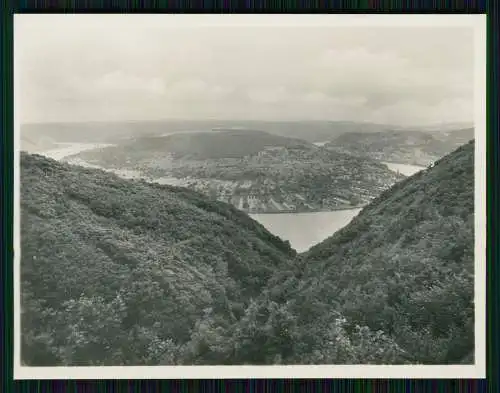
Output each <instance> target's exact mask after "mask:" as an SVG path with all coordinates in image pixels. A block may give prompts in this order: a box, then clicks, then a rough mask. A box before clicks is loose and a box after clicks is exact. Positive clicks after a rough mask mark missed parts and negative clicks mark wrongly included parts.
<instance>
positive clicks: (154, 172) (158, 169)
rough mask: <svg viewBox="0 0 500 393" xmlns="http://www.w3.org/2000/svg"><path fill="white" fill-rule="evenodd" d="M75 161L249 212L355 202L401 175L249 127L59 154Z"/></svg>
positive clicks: (326, 207)
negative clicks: (185, 190)
mask: <svg viewBox="0 0 500 393" xmlns="http://www.w3.org/2000/svg"><path fill="white" fill-rule="evenodd" d="M81 160H83V161H84V162H87V163H88V164H90V165H99V166H101V167H104V168H107V169H112V170H124V169H126V170H129V171H130V170H132V171H135V172H138V173H141V174H142V176H144V177H147V178H150V179H156V181H160V182H166V183H169V184H174V185H179V186H184V187H188V188H192V189H195V190H197V191H200V192H202V193H204V194H205V195H208V196H210V197H212V198H214V199H217V200H220V201H224V202H228V203H232V204H233V205H234V206H236V207H238V208H239V209H240V210H243V211H246V212H251V213H270V212H284V211H286V212H297V211H323V210H335V209H340V208H350V207H353V206H354V207H356V206H359V205H363V204H366V203H368V202H369V201H370V200H371V199H372V198H374V197H375V196H377V195H378V194H379V193H380V192H382V191H383V190H385V189H387V188H388V187H390V186H391V185H392V184H394V183H395V182H396V181H398V180H400V179H402V178H403V176H401V175H398V174H396V173H394V172H392V171H390V170H389V169H388V168H387V167H386V166H385V165H382V164H380V163H379V162H376V161H374V160H371V159H367V158H366V157H363V158H357V157H354V156H352V155H350V154H345V153H339V152H334V151H330V150H328V149H323V148H320V147H317V146H315V145H313V144H312V143H309V142H306V141H303V140H300V139H296V138H288V137H283V136H278V135H272V134H270V133H267V132H263V131H255V130H254V131H248V130H220V131H212V132H206V133H180V134H174V135H166V136H162V137H160V136H156V137H145V138H136V139H134V140H130V141H126V142H124V143H120V144H117V145H116V146H112V147H108V148H105V149H100V150H99V149H97V150H92V151H86V152H82V153H79V154H77V155H75V156H73V157H68V158H67V161H68V162H74V163H77V162H80V163H81Z"/></svg>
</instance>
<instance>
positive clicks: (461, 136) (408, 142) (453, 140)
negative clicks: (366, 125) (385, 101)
mask: <svg viewBox="0 0 500 393" xmlns="http://www.w3.org/2000/svg"><path fill="white" fill-rule="evenodd" d="M473 138H474V128H464V129H457V130H446V131H439V130H435V131H432V132H428V131H427V132H426V131H415V130H404V131H399V130H384V131H378V132H371V133H367V132H350V133H345V134H342V135H340V136H338V137H336V138H335V139H333V140H332V141H331V142H330V143H328V144H326V145H325V148H327V149H331V150H334V151H338V152H344V153H350V154H354V155H357V156H365V157H370V158H373V159H376V160H381V161H390V162H397V163H402V164H413V165H422V166H427V165H429V164H430V163H431V162H433V161H436V160H438V159H439V158H441V157H443V156H444V155H446V154H449V153H450V152H452V151H453V150H455V149H456V148H457V147H459V146H461V145H463V144H464V143H467V142H468V141H469V140H471V139H473Z"/></svg>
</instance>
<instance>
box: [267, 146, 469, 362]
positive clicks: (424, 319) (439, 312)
mask: <svg viewBox="0 0 500 393" xmlns="http://www.w3.org/2000/svg"><path fill="white" fill-rule="evenodd" d="M287 299H288V300H287ZM289 300H291V301H289ZM269 301H275V302H278V303H279V302H283V303H281V304H285V303H286V304H287V306H286V307H285V306H283V307H285V309H286V311H285V310H284V311H283V313H284V314H286V315H293V317H289V318H290V319H292V320H293V321H294V323H295V325H294V326H295V327H294V329H295V330H294V334H295V336H294V337H296V341H295V347H294V348H295V350H294V351H291V352H287V354H288V356H289V360H288V362H304V363H308V362H317V363H325V362H326V363H329V362H333V363H337V362H350V361H355V359H356V356H358V359H359V358H361V359H364V360H365V361H368V360H369V359H372V361H373V362H386V363H391V362H392V363H404V362H411V363H421V364H458V363H464V362H469V363H473V359H474V143H473V142H470V143H468V144H466V145H464V146H462V147H460V148H459V149H457V150H456V151H454V152H453V153H451V154H450V155H447V156H446V157H444V158H442V159H440V160H438V161H437V162H436V165H435V166H434V167H433V168H431V169H427V170H425V171H422V172H419V173H417V174H415V175H413V176H412V177H410V178H408V179H406V180H403V181H401V182H399V183H397V184H396V185H394V186H393V187H392V188H391V189H389V190H387V191H385V192H384V193H382V194H381V195H380V196H379V197H378V198H376V199H375V200H374V201H373V202H372V203H370V204H369V205H368V206H367V207H365V208H364V209H363V210H362V211H361V213H360V214H359V215H358V216H357V217H355V218H354V219H353V221H352V222H351V223H350V224H349V225H347V226H346V227H345V228H343V229H341V230H340V231H338V232H337V233H335V234H334V235H333V236H332V237H330V238H329V239H327V240H325V241H323V242H322V243H320V244H318V245H316V246H314V247H312V248H311V249H310V250H309V251H307V252H306V253H305V254H303V255H301V256H300V258H299V259H298V260H297V263H296V270H295V273H294V274H288V275H284V274H282V275H279V276H278V277H275V278H274V281H273V284H272V285H271V286H270V287H269V295H268V296H267V297H265V300H263V301H262V302H263V303H266V302H269ZM357 326H360V327H357ZM363 326H364V327H365V328H363ZM376 332H380V333H376ZM346 337H350V340H352V339H353V337H355V339H359V340H361V339H362V340H364V342H365V345H366V347H370V345H371V344H372V345H375V346H376V347H378V348H379V351H380V352H378V351H377V350H375V351H374V350H370V351H364V349H363V347H355V348H349V345H348V344H345V348H347V349H345V348H344V349H343V348H342V345H341V346H340V348H338V347H336V345H335V344H334V343H335V342H337V341H338V340H347V338H346ZM346 342H349V341H346ZM368 343H371V344H368ZM339 351H340V352H339ZM342 351H344V352H342ZM345 351H347V352H345ZM349 351H351V352H349ZM356 351H361V352H356ZM363 351H364V352H363ZM356 353H357V355H355V354H356ZM361 353H362V355H361ZM285 363H286V361H285Z"/></svg>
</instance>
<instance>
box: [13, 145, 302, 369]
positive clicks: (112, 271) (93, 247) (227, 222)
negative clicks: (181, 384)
mask: <svg viewBox="0 0 500 393" xmlns="http://www.w3.org/2000/svg"><path fill="white" fill-rule="evenodd" d="M21 168H22V173H21V179H22V191H21V192H22V194H21V219H22V222H21V234H22V235H21V237H22V240H21V241H22V260H21V267H22V268H21V270H22V304H23V310H22V311H23V317H22V330H23V347H22V352H23V359H24V361H25V362H26V363H28V364H57V363H63V364H96V365H100V364H116V363H118V364H121V363H125V364H137V363H150V362H152V363H155V362H158V361H160V360H161V359H162V357H163V356H165V353H168V351H171V350H173V349H174V348H175V349H176V351H177V352H175V353H176V356H179V357H180V358H179V359H180V360H176V362H177V361H179V362H189V361H194V359H196V357H197V356H199V354H198V352H197V351H196V350H193V349H192V348H191V347H190V346H191V345H194V344H193V340H194V339H195V338H194V337H195V336H196V335H197V334H198V333H197V329H198V327H197V326H198V325H199V324H200V323H201V322H202V321H203V318H204V317H205V316H206V315H208V316H210V318H213V319H214V320H215V321H219V320H220V321H222V322H223V323H222V326H223V325H224V324H227V323H231V322H232V321H234V320H236V319H238V318H239V317H240V316H241V315H243V313H244V310H245V309H246V308H247V306H248V304H249V301H250V299H251V298H252V297H257V296H258V295H259V294H260V292H261V290H262V288H263V286H264V285H265V284H266V283H267V280H268V279H269V277H270V276H271V274H272V273H274V272H275V270H276V269H278V268H280V267H281V266H285V265H287V264H289V263H290V262H289V261H290V260H291V259H292V257H293V256H294V254H295V252H294V251H293V250H292V249H291V248H290V246H289V244H287V243H284V242H282V241H281V240H280V239H278V238H276V237H275V236H273V235H272V234H270V233H269V232H267V230H265V229H264V228H263V227H262V226H261V225H260V224H258V223H257V222H255V221H253V220H251V219H250V218H249V217H248V216H247V215H246V214H244V213H242V212H240V211H238V210H236V209H235V208H233V207H232V206H230V205H227V204H223V203H219V202H213V201H208V200H206V199H205V198H204V197H203V196H201V195H199V194H196V193H194V192H192V191H189V190H187V189H181V188H173V187H169V186H162V185H157V184H148V183H145V182H140V181H135V182H134V181H127V180H123V179H120V178H119V177H117V176H115V175H112V174H109V173H106V172H104V171H96V170H87V169H83V168H78V167H70V166H69V165H64V164H60V163H57V162H56V161H53V160H49V159H46V158H42V157H40V156H36V155H25V154H23V155H22V157H21ZM200 329H201V327H200ZM176 359H177V358H176Z"/></svg>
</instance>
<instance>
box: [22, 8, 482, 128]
mask: <svg viewBox="0 0 500 393" xmlns="http://www.w3.org/2000/svg"><path fill="white" fill-rule="evenodd" d="M267 17H268V19H269V16H267ZM304 17H306V16H304ZM331 17H332V18H331V21H332V25H328V24H325V23H323V24H320V25H318V26H315V25H308V26H305V25H300V23H299V24H297V25H293V24H289V25H278V26H274V25H272V24H268V25H265V24H264V25H259V24H258V23H256V22H257V21H260V20H262V17H260V16H259V15H255V16H254V17H252V18H247V19H246V20H247V22H245V23H243V24H240V25H234V24H231V23H230V21H231V20H235V19H232V18H231V16H229V15H227V16H225V17H224V16H222V17H220V18H217V16H212V17H211V18H208V17H205V16H198V17H193V16H189V15H186V16H184V15H173V16H172V15H161V16H160V15H157V16H154V15H137V16H136V15H70V14H67V15H64V14H58V15H28V14H26V15H16V18H15V52H16V72H18V76H19V86H20V90H19V93H20V96H19V101H18V102H19V103H20V107H21V110H20V119H21V122H22V123H25V124H28V123H68V122H75V123H85V122H134V121H135V122H142V121H168V120H170V121H179V120H187V119H189V120H191V121H208V120H210V121H235V122H237V121H283V122H287V121H347V122H357V123H359V122H366V123H376V124H394V125H400V126H406V127H408V126H421V125H432V124H436V123H450V122H451V123H455V122H466V123H471V122H472V121H473V107H474V105H473V96H474V94H473V81H474V78H473V71H474V34H473V29H472V27H467V26H462V27H460V26H456V25H455V26H447V25H446V24H442V25H436V26H432V25H430V26H429V25H428V26H418V27H417V26H412V25H410V26H404V25H399V26H392V27H391V26H389V27H388V26H380V25H379V26H349V25H342V26H340V25H335V21H338V20H339V19H338V18H337V17H336V16H335V15H332V16H331ZM394 17H395V19H394V20H395V21H397V20H399V18H400V16H398V15H395V16H394ZM275 18H276V20H277V21H278V20H280V18H279V16H276V17H275ZM306 18H307V17H306ZM207 20H211V21H212V24H210V23H203V21H207ZM249 20H251V21H252V23H250V22H248V21H249ZM297 20H300V19H297ZM323 20H324V21H326V20H327V18H325V19H323ZM328 20H329V19H328ZM443 20H444V19H443ZM184 21H185V22H184ZM214 21H217V22H214ZM254 21H255V24H254ZM167 119H168V120H167Z"/></svg>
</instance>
